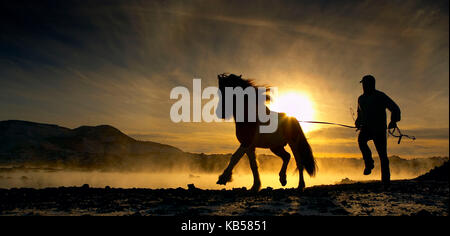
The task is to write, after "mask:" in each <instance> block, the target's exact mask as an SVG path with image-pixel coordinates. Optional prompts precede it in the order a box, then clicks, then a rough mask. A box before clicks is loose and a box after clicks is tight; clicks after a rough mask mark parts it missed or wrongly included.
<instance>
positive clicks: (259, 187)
mask: <svg viewBox="0 0 450 236" xmlns="http://www.w3.org/2000/svg"><path fill="white" fill-rule="evenodd" d="M259 190H261V185H253V186H252V188H251V189H250V192H254V193H257V192H259Z"/></svg>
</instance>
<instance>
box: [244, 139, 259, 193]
mask: <svg viewBox="0 0 450 236" xmlns="http://www.w3.org/2000/svg"><path fill="white" fill-rule="evenodd" d="M247 156H248V160H249V162H250V168H251V169H252V173H253V186H252V188H251V189H250V190H251V191H254V192H258V191H259V189H261V180H260V178H259V172H258V162H256V155H255V148H250V149H249V150H248V151H247Z"/></svg>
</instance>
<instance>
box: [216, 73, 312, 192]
mask: <svg viewBox="0 0 450 236" xmlns="http://www.w3.org/2000/svg"><path fill="white" fill-rule="evenodd" d="M218 80H219V90H220V92H221V98H220V101H219V104H218V106H217V110H218V111H219V109H220V111H221V112H217V114H219V115H220V117H219V118H221V119H227V118H230V117H226V114H225V112H224V110H225V109H224V108H225V101H226V100H227V99H226V98H225V95H226V93H225V88H226V87H231V88H233V89H235V88H237V87H241V88H242V89H243V90H245V89H247V88H249V87H250V88H253V89H255V94H257V92H258V87H257V86H256V85H255V84H254V83H253V81H252V80H247V79H243V78H241V76H236V75H234V74H230V75H228V74H221V75H218ZM228 100H230V99H228ZM232 100H233V118H234V120H235V125H236V137H237V139H238V140H239V142H240V144H241V145H240V146H239V148H238V149H237V150H236V152H235V153H234V154H233V155H232V156H231V159H230V162H229V164H228V166H227V168H226V169H225V170H224V171H223V173H222V175H220V176H219V180H218V181H217V184H222V185H225V184H226V183H227V182H230V181H231V175H232V170H233V168H234V167H235V166H236V164H237V163H238V162H239V160H240V159H241V158H242V156H243V155H244V154H247V156H248V158H249V162H250V168H251V170H252V173H253V186H252V188H251V190H252V191H259V189H260V188H261V180H260V178H259V172H258V163H257V162H256V155H255V148H269V149H270V150H271V151H272V152H273V153H274V154H275V155H277V156H279V157H281V159H282V160H283V165H282V167H281V170H280V173H279V177H280V183H281V185H283V186H285V185H286V184H287V180H286V169H287V166H288V164H289V159H290V154H289V153H288V152H287V151H286V150H285V149H284V146H286V144H289V146H290V147H291V150H292V153H293V154H294V157H295V161H296V163H297V168H298V170H299V184H298V189H299V190H301V191H302V190H303V189H304V188H305V181H304V179H303V170H306V172H307V173H308V174H309V175H310V176H314V175H315V173H316V170H317V166H316V162H315V160H314V156H313V153H312V150H311V147H310V145H309V143H308V141H307V140H306V137H305V135H304V133H303V131H302V128H301V127H300V124H299V122H298V120H297V119H296V118H294V117H289V116H287V115H286V114H285V113H276V115H277V116H278V124H277V129H276V131H275V132H273V133H261V132H260V131H259V126H260V125H261V124H265V123H261V122H260V121H259V119H256V121H253V122H251V121H249V119H248V115H247V113H248V104H247V102H245V103H244V111H245V115H244V121H242V122H237V121H236V120H237V119H236V100H237V99H236V96H235V95H234V94H233V99H232ZM248 100H249V99H248V96H247V99H246V101H248ZM250 102H251V101H250ZM264 107H265V109H266V112H268V111H270V110H269V109H268V108H267V107H266V106H265V105H264ZM256 112H258V111H257V110H256ZM272 112H273V111H272ZM256 114H258V113H256ZM256 117H257V116H256Z"/></svg>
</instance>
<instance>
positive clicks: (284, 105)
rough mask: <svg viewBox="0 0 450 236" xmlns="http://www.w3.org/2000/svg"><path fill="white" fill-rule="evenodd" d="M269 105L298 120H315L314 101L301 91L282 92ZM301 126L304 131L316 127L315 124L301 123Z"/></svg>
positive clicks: (274, 109)
mask: <svg viewBox="0 0 450 236" xmlns="http://www.w3.org/2000/svg"><path fill="white" fill-rule="evenodd" d="M268 106H269V108H270V109H271V110H273V111H276V112H284V113H286V114H287V115H288V116H292V117H295V118H297V119H298V120H303V121H307V120H309V121H311V120H314V106H313V102H312V101H311V99H309V97H308V96H306V95H304V94H301V93H297V92H289V93H285V94H280V95H279V96H278V97H275V98H274V101H273V102H272V103H270V104H268ZM301 126H302V129H303V131H304V132H309V131H311V130H314V128H315V127H314V126H315V125H314V124H307V123H301Z"/></svg>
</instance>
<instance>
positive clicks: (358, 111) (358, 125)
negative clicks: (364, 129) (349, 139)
mask: <svg viewBox="0 0 450 236" xmlns="http://www.w3.org/2000/svg"><path fill="white" fill-rule="evenodd" d="M360 98H361V97H359V98H358V110H357V116H356V120H355V127H356V128H358V129H359V128H361V125H362V124H361V108H360V105H359V100H360Z"/></svg>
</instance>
